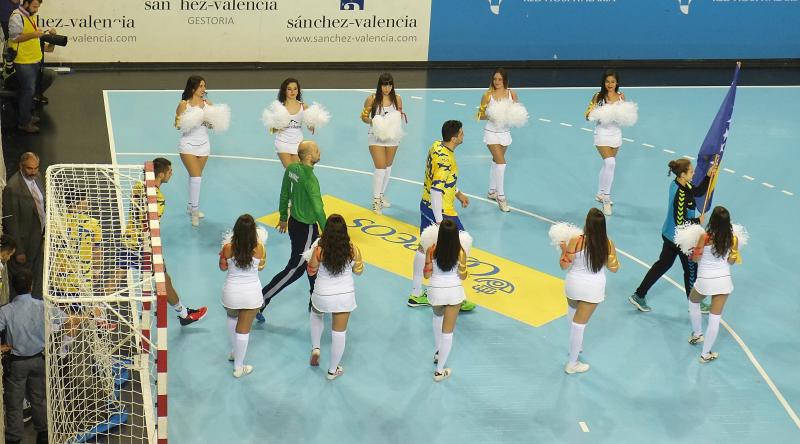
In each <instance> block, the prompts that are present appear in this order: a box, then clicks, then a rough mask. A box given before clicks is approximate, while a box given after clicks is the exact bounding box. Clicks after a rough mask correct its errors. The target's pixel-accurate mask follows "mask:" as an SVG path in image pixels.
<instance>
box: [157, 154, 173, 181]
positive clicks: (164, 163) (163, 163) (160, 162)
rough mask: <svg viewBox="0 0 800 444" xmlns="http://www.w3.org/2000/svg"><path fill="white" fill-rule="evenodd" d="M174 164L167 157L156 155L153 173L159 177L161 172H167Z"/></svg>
mask: <svg viewBox="0 0 800 444" xmlns="http://www.w3.org/2000/svg"><path fill="white" fill-rule="evenodd" d="M171 166H172V162H170V161H169V159H165V158H163V157H156V158H155V159H153V174H154V175H155V176H156V177H158V175H159V174H161V173H164V174H167V171H169V168H170V167H171Z"/></svg>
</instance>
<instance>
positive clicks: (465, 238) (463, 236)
mask: <svg viewBox="0 0 800 444" xmlns="http://www.w3.org/2000/svg"><path fill="white" fill-rule="evenodd" d="M458 240H459V241H460V242H461V248H462V249H464V253H467V256H469V250H471V249H472V236H470V235H469V233H467V232H466V231H459V232H458Z"/></svg>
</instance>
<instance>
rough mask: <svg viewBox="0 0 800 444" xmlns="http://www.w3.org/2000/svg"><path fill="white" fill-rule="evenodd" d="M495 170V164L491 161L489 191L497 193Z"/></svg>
mask: <svg viewBox="0 0 800 444" xmlns="http://www.w3.org/2000/svg"><path fill="white" fill-rule="evenodd" d="M496 169H497V164H496V163H494V160H493V161H492V166H490V167H489V191H495V192H496V191H497V177H496V173H495V170H496Z"/></svg>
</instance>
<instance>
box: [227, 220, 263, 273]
mask: <svg viewBox="0 0 800 444" xmlns="http://www.w3.org/2000/svg"><path fill="white" fill-rule="evenodd" d="M256 245H258V234H257V233H256V221H255V220H253V216H251V215H249V214H242V215H241V216H239V218H238V219H236V224H235V225H234V226H233V236H231V251H232V253H233V262H234V263H235V264H236V266H237V267H239V268H241V269H245V270H246V269H248V268H250V267H251V266H253V250H255V248H256Z"/></svg>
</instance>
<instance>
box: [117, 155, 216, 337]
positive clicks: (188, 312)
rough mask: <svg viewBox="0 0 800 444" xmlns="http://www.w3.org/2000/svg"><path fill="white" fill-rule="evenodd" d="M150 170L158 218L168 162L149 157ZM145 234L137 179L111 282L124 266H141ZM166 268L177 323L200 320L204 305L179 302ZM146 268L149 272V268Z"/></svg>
mask: <svg viewBox="0 0 800 444" xmlns="http://www.w3.org/2000/svg"><path fill="white" fill-rule="evenodd" d="M153 172H154V174H155V177H156V204H157V206H158V218H159V220H160V219H161V216H162V215H163V214H164V210H165V209H166V199H165V198H164V195H163V194H162V193H161V185H162V184H165V183H167V182H169V179H170V178H171V177H172V162H170V161H169V160H167V159H165V158H163V157H157V158H155V159H153ZM145 236H149V225H148V223H147V197H146V189H145V185H144V183H143V182H137V183H136V185H134V186H133V191H132V193H131V209H130V211H129V213H128V221H127V224H126V226H125V233H124V235H123V239H122V243H123V247H124V248H123V249H122V250H121V252H120V254H119V257H118V258H117V270H116V271H115V272H114V278H113V279H112V280H111V285H118V283H119V282H122V281H124V280H125V275H126V273H127V270H128V269H135V270H141V269H142V262H143V259H144V255H146V254H149V253H148V252H145V251H144V250H143V245H144V243H143V241H144V240H145ZM166 269H167V265H166V263H164V277H165V284H166V287H167V301H168V302H169V304H170V306H172V308H173V309H174V310H175V311H176V312H177V313H178V319H179V320H180V323H181V325H189V324H191V323H193V322H196V321H199V320H200V319H203V317H205V315H206V313H207V312H208V307H200V308H198V309H196V310H195V309H192V308H188V307H186V306H184V305H183V304H182V303H181V300H180V297H178V293H177V292H176V291H175V287H173V286H172V278H170V276H169V274H168V273H167V272H166ZM148 271H152V269H151V270H148ZM107 291H114V288H111V287H107Z"/></svg>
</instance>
